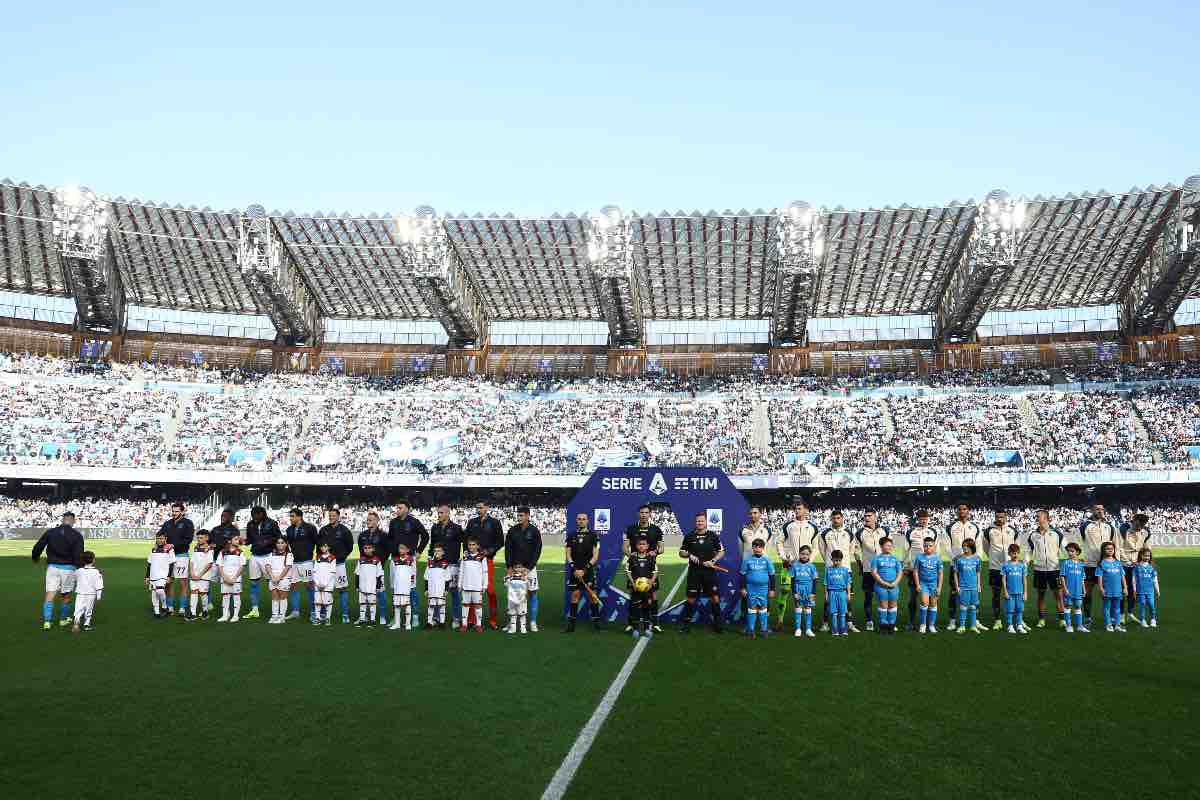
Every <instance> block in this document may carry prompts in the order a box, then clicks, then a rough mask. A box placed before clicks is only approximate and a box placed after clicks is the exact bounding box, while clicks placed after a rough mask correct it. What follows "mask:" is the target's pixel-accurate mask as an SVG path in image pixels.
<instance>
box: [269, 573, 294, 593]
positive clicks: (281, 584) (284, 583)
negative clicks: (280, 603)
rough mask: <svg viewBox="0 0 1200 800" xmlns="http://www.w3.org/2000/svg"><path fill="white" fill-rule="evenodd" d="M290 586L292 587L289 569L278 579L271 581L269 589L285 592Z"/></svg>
mask: <svg viewBox="0 0 1200 800" xmlns="http://www.w3.org/2000/svg"><path fill="white" fill-rule="evenodd" d="M291 588H292V576H291V574H290V571H289V574H287V575H284V576H283V577H282V578H280V579H279V580H277V581H276V580H273V581H271V591H272V592H287V591H290V590H291Z"/></svg>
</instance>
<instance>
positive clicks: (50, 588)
mask: <svg viewBox="0 0 1200 800" xmlns="http://www.w3.org/2000/svg"><path fill="white" fill-rule="evenodd" d="M73 591H75V568H74V567H61V566H59V565H57V564H51V565H50V566H48V567H46V594H50V593H51V592H57V593H58V594H70V593H71V592H73Z"/></svg>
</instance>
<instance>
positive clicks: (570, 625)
mask: <svg viewBox="0 0 1200 800" xmlns="http://www.w3.org/2000/svg"><path fill="white" fill-rule="evenodd" d="M574 632H575V620H574V619H573V618H571V617H568V618H567V624H566V626H565V627H564V628H563V633H574Z"/></svg>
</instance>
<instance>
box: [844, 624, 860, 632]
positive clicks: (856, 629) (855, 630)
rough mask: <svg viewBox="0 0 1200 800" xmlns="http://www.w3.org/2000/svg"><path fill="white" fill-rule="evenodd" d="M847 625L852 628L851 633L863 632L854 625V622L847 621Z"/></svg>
mask: <svg viewBox="0 0 1200 800" xmlns="http://www.w3.org/2000/svg"><path fill="white" fill-rule="evenodd" d="M846 627H847V628H848V629H849V630H850V633H861V631H859V629H858V628H856V627H854V623H853V622H847V623H846Z"/></svg>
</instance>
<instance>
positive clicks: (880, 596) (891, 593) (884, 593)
mask: <svg viewBox="0 0 1200 800" xmlns="http://www.w3.org/2000/svg"><path fill="white" fill-rule="evenodd" d="M875 598H876V599H877V600H879V601H880V602H882V601H884V600H886V601H888V602H891V603H896V602H899V600H900V587H899V586H884V585H883V584H882V583H877V584H875Z"/></svg>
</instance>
